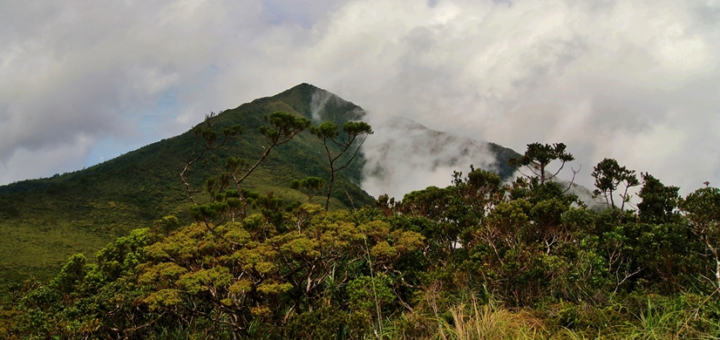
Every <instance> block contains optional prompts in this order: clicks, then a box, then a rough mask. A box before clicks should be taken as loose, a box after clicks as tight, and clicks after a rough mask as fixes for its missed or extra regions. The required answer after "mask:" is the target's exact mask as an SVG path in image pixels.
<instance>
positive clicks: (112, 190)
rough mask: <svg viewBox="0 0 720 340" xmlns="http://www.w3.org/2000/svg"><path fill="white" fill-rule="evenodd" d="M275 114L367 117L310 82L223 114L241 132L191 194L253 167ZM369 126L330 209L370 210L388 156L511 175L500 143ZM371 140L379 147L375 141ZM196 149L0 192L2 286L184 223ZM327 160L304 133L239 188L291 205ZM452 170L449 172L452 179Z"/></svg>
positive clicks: (408, 125) (182, 138)
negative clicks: (225, 166) (164, 222)
mask: <svg viewBox="0 0 720 340" xmlns="http://www.w3.org/2000/svg"><path fill="white" fill-rule="evenodd" d="M275 111H284V112H288V113H292V114H295V115H299V116H303V117H306V118H310V119H312V121H313V123H314V124H318V123H319V122H321V121H327V120H330V121H333V122H335V123H337V124H342V123H344V122H346V121H349V120H358V119H362V118H363V117H364V115H365V112H364V111H363V109H362V108H361V107H359V106H357V105H355V104H353V103H351V102H348V101H345V100H343V99H341V98H340V97H338V96H336V95H334V94H332V93H330V92H327V91H325V90H322V89H319V88H317V87H314V86H312V85H309V84H301V85H298V86H295V87H293V88H291V89H289V90H287V91H285V92H282V93H280V94H278V95H275V96H272V97H266V98H260V99H257V100H254V101H252V102H250V103H246V104H243V105H241V106H239V107H237V108H235V109H231V110H226V111H223V112H221V113H219V114H218V115H217V116H216V118H215V119H214V128H216V129H218V130H219V129H221V128H223V127H229V126H232V125H236V124H239V125H241V126H242V127H243V128H244V132H243V134H242V135H241V136H239V138H237V139H235V140H233V141H232V142H231V143H229V144H228V145H227V146H226V148H224V149H221V150H219V151H217V152H216V155H217V156H218V158H219V159H220V161H219V162H217V164H215V165H213V164H199V165H197V166H195V167H194V171H193V172H191V173H190V174H189V175H188V178H189V181H190V182H191V184H192V185H193V187H194V188H197V189H200V188H201V185H202V183H203V181H204V180H205V179H206V178H207V177H208V176H209V175H210V174H216V173H217V170H218V168H219V165H218V164H222V163H223V162H222V159H224V158H226V157H228V156H234V157H237V156H240V157H242V158H244V159H246V160H248V161H249V162H251V163H252V162H254V161H255V160H257V159H258V158H259V156H260V155H261V153H262V152H263V150H264V149H263V144H264V143H265V140H264V139H263V137H262V136H261V135H260V134H259V133H258V131H257V129H258V127H259V126H260V125H261V124H262V117H263V115H265V114H269V113H272V112H275ZM374 128H375V130H376V134H374V135H373V136H370V138H369V139H368V141H369V143H368V144H366V146H365V147H364V149H363V151H364V152H365V153H360V154H359V155H358V158H357V159H356V160H355V161H354V162H353V163H352V164H351V166H349V167H348V168H346V169H345V170H344V171H343V172H342V173H341V176H340V178H339V179H338V181H337V182H336V184H335V188H334V195H333V199H332V201H331V208H334V209H338V208H349V207H351V206H353V205H354V206H355V207H358V208H359V207H361V206H363V205H367V204H372V203H373V198H372V197H371V196H370V195H368V194H367V193H366V192H365V191H363V190H362V189H361V188H360V186H359V184H360V183H361V181H362V182H363V185H372V184H373V183H375V184H376V185H377V184H379V185H383V183H387V181H392V180H393V177H392V176H389V177H383V176H382V175H383V173H389V170H392V169H393V168H397V169H399V165H397V164H395V163H393V162H390V161H389V160H391V159H395V160H396V161H398V160H404V161H409V160H411V159H416V158H418V157H420V158H422V159H424V157H426V156H428V155H429V156H431V159H430V161H429V163H428V164H430V165H431V166H433V167H438V166H441V167H446V168H448V169H457V170H461V171H467V170H468V169H466V168H467V165H468V164H475V165H476V166H477V167H480V168H485V169H490V170H493V171H496V172H498V173H499V174H500V175H501V176H502V177H503V178H507V177H508V176H510V175H511V174H512V169H511V168H509V166H508V165H507V159H508V158H509V157H513V156H516V155H517V153H515V152H514V151H513V150H510V149H507V148H503V147H501V146H498V145H496V144H492V143H484V142H478V141H474V140H471V139H468V138H458V137H455V136H451V135H449V134H447V133H443V132H438V131H433V130H431V129H428V128H426V127H424V126H422V125H419V124H416V123H413V122H411V121H407V122H404V123H402V124H400V125H398V123H397V122H396V123H392V122H390V123H389V124H387V126H375V127H374ZM388 129H389V130H388ZM191 130H192V129H191ZM384 134H385V135H392V134H394V135H398V134H400V135H404V136H406V137H411V138H410V139H405V140H404V143H406V144H407V143H409V144H412V145H413V146H414V147H413V148H411V149H410V150H408V149H407V148H405V149H402V148H398V146H402V145H404V144H402V143H398V142H394V141H392V140H388V139H387V138H385V137H383V135H384ZM373 140H377V142H374V143H371V141H373ZM195 143H196V138H195V136H194V135H193V133H192V132H191V131H188V132H186V133H183V134H181V135H179V136H176V137H173V138H169V139H164V140H161V141H158V142H156V143H153V144H150V145H147V146H145V147H142V148H140V149H138V150H135V151H132V152H129V153H127V154H124V155H122V156H120V157H117V158H115V159H112V160H110V161H107V162H104V163H101V164H98V165H96V166H93V167H90V168H87V169H83V170H80V171H75V172H72V173H65V174H62V175H57V176H53V177H52V178H44V179H36V180H26V181H21V182H17V183H13V184H10V185H6V186H0V233H2V235H4V237H5V240H6V242H5V246H4V247H2V248H0V284H2V283H7V282H17V281H18V280H21V279H24V278H27V277H29V276H31V275H35V276H37V277H39V278H47V277H49V276H50V275H53V274H54V273H56V272H57V270H58V268H59V266H60V265H61V264H62V263H64V261H65V260H66V259H67V258H68V257H69V256H70V255H72V254H75V253H84V254H86V255H88V256H91V255H92V254H94V252H96V251H97V250H98V249H101V248H102V247H103V246H105V245H106V244H107V243H108V242H111V241H112V240H114V239H115V238H116V237H118V236H124V235H127V234H128V233H129V232H130V230H133V229H136V228H140V227H147V226H150V225H152V222H153V221H154V220H157V219H159V218H161V217H163V216H166V215H175V216H177V217H178V218H180V220H181V221H183V222H188V221H189V215H188V213H187V208H188V206H189V200H188V197H187V194H186V192H185V189H184V187H183V184H182V182H181V181H180V179H179V176H178V175H179V173H180V171H181V170H182V168H183V166H184V163H185V160H186V159H188V157H189V155H190V154H191V153H192V151H193V149H194V147H195ZM379 150H390V151H392V150H395V155H393V156H391V157H389V156H387V155H383V156H381V157H377V156H376V155H377V152H378V151H379ZM366 154H367V155H373V156H374V158H373V160H372V161H368V160H366V158H365V155H366ZM488 155H490V156H489V157H488ZM432 157H434V158H432ZM488 160H494V161H488ZM325 162H326V160H325V158H324V149H323V148H322V146H321V144H320V143H318V141H317V139H316V138H315V137H314V136H312V135H310V134H309V133H308V132H307V131H305V132H302V133H301V134H299V135H298V136H297V137H296V138H295V139H294V140H293V141H292V142H290V143H288V144H285V145H281V146H279V147H277V148H275V149H273V151H272V153H271V154H270V156H269V157H268V158H267V159H266V160H265V162H264V163H263V164H261V166H260V167H259V168H258V169H257V170H256V171H255V172H254V173H253V174H252V175H251V176H250V177H249V178H248V180H247V181H245V182H244V185H245V188H247V189H251V190H255V191H258V192H260V193H261V194H265V193H269V192H272V193H273V194H274V195H275V196H281V197H282V198H283V199H284V200H285V201H288V202H289V201H299V200H302V199H304V196H303V195H302V194H301V193H300V192H298V191H295V190H292V189H290V188H289V185H290V182H291V181H292V180H294V179H300V178H304V177H307V176H319V177H323V178H327V176H328V174H329V171H328V169H327V166H326V163H325ZM381 163H382V164H381ZM420 170H421V169H420V166H419V165H414V169H411V171H410V172H416V173H417V175H418V176H420V175H422V172H421V171H420ZM451 173H452V172H451V170H448V173H447V176H448V179H449V177H450V175H451ZM363 176H365V177H366V178H365V179H363ZM448 184H449V180H448ZM350 197H351V198H350ZM351 199H352V201H351ZM320 200H321V198H320V197H316V198H314V201H316V202H320Z"/></svg>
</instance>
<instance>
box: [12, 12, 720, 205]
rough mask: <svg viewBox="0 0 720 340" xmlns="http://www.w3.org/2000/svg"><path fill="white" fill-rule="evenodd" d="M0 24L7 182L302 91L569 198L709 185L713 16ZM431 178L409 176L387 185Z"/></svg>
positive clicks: (48, 19) (148, 15)
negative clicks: (474, 147)
mask: <svg viewBox="0 0 720 340" xmlns="http://www.w3.org/2000/svg"><path fill="white" fill-rule="evenodd" d="M0 6H2V8H3V11H0V41H2V43H0V164H2V168H3V169H5V173H6V175H4V176H3V179H4V180H5V182H7V181H11V180H17V179H21V178H22V176H24V175H23V172H22V171H19V170H17V169H20V168H21V167H22V166H23V164H22V162H20V161H19V159H20V158H17V156H13V155H15V154H17V152H18V151H17V150H25V151H23V152H28V153H33V152H43V151H42V150H52V149H53V148H55V145H74V144H73V143H79V142H78V139H77V136H81V135H82V136H87V138H90V139H93V140H97V139H99V138H102V137H103V136H106V135H108V134H111V135H113V136H115V138H120V139H122V138H131V137H132V136H135V135H137V134H138V132H137V121H138V120H139V119H140V117H138V116H137V115H138V112H147V111H148V110H153V109H157V105H158V96H162V95H163V94H165V93H167V92H169V91H171V92H172V93H173V94H174V95H176V97H177V103H176V106H177V107H176V108H175V111H173V113H172V115H171V116H172V117H169V118H168V119H167V123H166V124H165V125H164V126H159V127H157V128H156V129H154V130H155V131H162V133H164V134H165V135H158V136H157V138H155V139H161V138H164V137H167V136H168V135H170V134H176V133H179V132H182V131H185V130H186V129H187V128H188V127H189V125H190V124H192V123H194V122H196V121H199V120H200V119H201V118H202V117H203V115H204V114H206V113H209V111H211V110H213V111H219V110H223V109H227V108H231V107H236V106H237V105H239V104H241V103H244V102H247V101H249V100H252V99H254V98H257V97H262V96H268V95H272V94H274V93H278V92H280V91H282V90H284V89H287V88H289V87H291V86H294V85H296V84H299V83H301V82H309V83H312V84H314V85H317V86H320V87H322V88H325V89H327V90H328V91H331V92H334V93H336V94H338V95H339V96H340V97H342V98H345V99H347V100H351V101H353V102H354V103H356V104H359V105H361V106H363V107H364V108H366V109H368V111H369V112H370V113H371V116H370V117H369V119H370V120H371V121H373V122H381V121H382V118H384V117H388V116H396V115H399V116H404V117H408V118H411V119H413V120H415V121H417V122H418V123H421V124H423V125H426V126H428V127H431V128H433V129H436V130H445V131H451V132H453V133H456V134H459V135H462V136H467V137H472V138H477V139H482V140H488V141H493V142H496V143H499V144H501V145H505V146H509V147H512V148H514V149H516V150H517V151H520V152H522V151H523V149H524V147H525V144H528V143H532V142H543V143H552V142H564V143H566V144H567V145H568V148H569V151H570V152H572V153H574V154H575V156H576V158H577V159H578V163H581V164H582V165H583V173H581V174H579V175H578V179H579V181H580V182H581V183H583V184H585V185H591V183H592V181H591V178H590V176H589V173H590V172H591V168H592V166H593V165H594V164H596V163H597V162H599V161H600V160H602V159H603V158H605V157H611V158H616V159H617V160H618V161H619V162H620V163H621V164H623V165H627V166H629V167H630V168H632V169H636V170H638V171H648V172H650V173H653V174H654V175H656V176H657V177H659V178H660V179H662V180H663V181H664V182H666V183H667V184H673V185H679V186H681V187H683V191H684V192H687V191H689V190H693V189H695V188H697V187H699V186H700V185H701V182H702V181H705V180H709V181H710V182H711V183H720V163H719V162H718V161H716V159H718V157H717V154H718V147H717V145H720V137H719V135H718V134H717V131H718V130H717V128H718V125H719V124H718V123H719V121H718V119H719V118H716V117H720V116H719V115H718V108H719V107H720V96H719V95H720V85H719V84H720V68H719V67H718V66H719V64H718V63H719V62H718V61H719V60H720V58H719V57H720V49H719V47H720V43H718V42H720V4H718V3H717V2H704V3H700V2H695V1H689V0H688V1H676V0H656V1H631V2H629V1H601V0H597V1H581V2H577V1H570V0H568V1H564V0H543V1H512V2H495V1H470V0H453V1H451V0H439V1H436V2H431V3H428V2H427V1H426V0H398V1H381V0H349V1H309V0H295V1H259V0H257V1H253V0H248V1H239V2H236V1H183V2H171V1H155V2H137V1H126V2H114V3H103V4H102V5H93V6H88V5H87V3H85V2H80V1H63V2H53V1H46V2H44V3H37V2H33V3H28V2H14V3H10V2H7V3H5V2H3V3H2V4H0ZM376 130H378V127H376ZM378 136H379V135H378V134H376V135H374V136H372V137H371V138H377V139H381V138H380V137H378ZM77 145H78V147H77V150H83V149H82V147H80V144H77ZM401 145H402V143H401ZM61 149H62V148H59V149H57V150H58V152H60V151H61ZM62 150H65V151H63V152H69V151H68V149H67V148H65V149H62ZM12 157H16V158H13V159H16V160H15V161H12V162H11V161H10V160H11V158H12ZM72 157H75V156H72ZM72 157H70V156H69V157H68V158H66V159H71V158H72ZM56 162H59V161H56ZM56 164H63V166H65V167H67V168H66V169H68V170H69V169H72V167H73V165H72V162H70V163H68V162H60V163H56ZM58 166H60V165H58ZM76 168H77V166H76ZM447 170H449V169H447ZM447 170H446V169H436V171H433V172H423V171H424V170H423V171H419V170H418V171H415V172H412V171H411V175H409V176H399V177H398V181H403V180H407V181H408V183H409V182H413V183H419V182H422V181H423V179H426V178H427V179H430V178H442V177H443V176H445V175H444V174H443V173H444V172H447ZM459 170H466V169H459ZM403 171H407V170H403ZM441 172H442V173H441ZM9 174H13V175H9ZM48 175H49V174H48ZM449 176H450V173H447V177H448V178H449ZM428 182H431V181H430V180H428ZM396 185H397V187H398V188H405V187H407V188H411V187H412V188H414V187H415V186H414V184H413V185H409V184H408V185H406V183H405V182H402V183H397V184H396ZM398 190H401V189H398Z"/></svg>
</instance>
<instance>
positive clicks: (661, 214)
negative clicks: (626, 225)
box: [637, 173, 680, 223]
mask: <svg viewBox="0 0 720 340" xmlns="http://www.w3.org/2000/svg"><path fill="white" fill-rule="evenodd" d="M640 176H641V177H642V179H643V182H644V183H643V187H642V188H641V189H640V192H639V193H638V197H640V199H642V201H641V202H640V203H638V205H637V206H638V215H639V217H640V221H642V222H645V223H669V222H674V221H676V219H677V214H676V213H675V211H674V210H675V208H676V207H677V204H678V199H679V195H678V190H680V188H678V187H675V186H665V185H664V184H662V182H660V180H659V179H657V178H655V177H653V176H652V175H650V174H649V173H640Z"/></svg>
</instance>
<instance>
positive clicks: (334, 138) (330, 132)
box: [310, 122, 373, 210]
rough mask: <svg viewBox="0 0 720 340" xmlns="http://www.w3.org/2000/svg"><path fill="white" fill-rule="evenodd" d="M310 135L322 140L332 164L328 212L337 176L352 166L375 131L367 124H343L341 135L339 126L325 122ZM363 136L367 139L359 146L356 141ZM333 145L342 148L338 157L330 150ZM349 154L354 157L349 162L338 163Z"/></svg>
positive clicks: (312, 128) (314, 127) (327, 200)
mask: <svg viewBox="0 0 720 340" xmlns="http://www.w3.org/2000/svg"><path fill="white" fill-rule="evenodd" d="M310 133H312V134H313V135H315V136H317V138H318V139H320V142H321V143H322V144H323V146H324V147H325V152H326V154H327V158H328V163H329V164H330V180H329V181H328V187H327V199H326V200H325V210H328V208H329V207H330V196H331V195H332V187H333V183H334V182H335V174H336V173H337V172H338V171H340V170H342V169H345V168H346V167H347V166H348V165H350V163H351V162H352V161H353V160H354V159H355V156H357V153H358V151H359V150H360V147H361V146H362V145H363V143H365V140H366V139H367V136H368V135H371V134H372V133H373V130H372V127H370V125H369V124H368V123H365V122H347V123H345V124H343V126H342V133H341V132H340V130H339V129H338V126H337V124H335V123H332V122H325V123H322V124H320V125H319V126H312V127H310ZM362 135H364V136H365V137H364V138H363V139H362V140H361V141H360V143H359V144H356V143H355V141H356V140H357V139H358V137H360V136H362ZM332 144H335V145H336V146H338V147H340V151H339V152H338V153H337V154H336V155H333V152H332V151H331V150H330V148H331V145H332ZM353 147H354V148H355V149H354V151H351V150H352V148H353ZM349 153H352V155H351V156H350V158H348V159H347V161H345V162H344V163H343V162H342V161H340V162H339V163H338V160H339V159H340V157H342V156H343V155H345V154H349Z"/></svg>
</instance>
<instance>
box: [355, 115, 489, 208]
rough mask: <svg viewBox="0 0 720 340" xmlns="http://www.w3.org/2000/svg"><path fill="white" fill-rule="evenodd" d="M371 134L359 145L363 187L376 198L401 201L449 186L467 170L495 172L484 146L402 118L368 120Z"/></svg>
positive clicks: (486, 146)
mask: <svg viewBox="0 0 720 340" xmlns="http://www.w3.org/2000/svg"><path fill="white" fill-rule="evenodd" d="M369 118H370V119H369V122H370V123H371V125H372V126H373V130H374V131H375V133H374V134H373V135H371V136H370V137H369V138H368V139H367V140H366V141H365V144H364V145H363V149H362V151H363V154H364V156H365V159H366V163H365V166H364V168H363V182H362V183H361V186H362V188H363V189H364V190H365V191H367V192H368V193H369V194H370V195H373V196H375V197H378V196H379V195H382V194H388V195H389V196H391V197H395V198H397V199H402V197H403V196H404V195H405V194H407V193H409V192H411V191H415V190H420V189H424V188H426V187H428V186H437V187H441V188H442V187H446V186H448V185H450V184H451V180H452V174H453V171H462V172H463V173H467V172H468V171H470V166H471V165H473V166H475V167H476V168H482V169H487V170H497V161H496V159H495V155H494V154H493V153H492V152H491V151H490V149H489V148H488V145H487V143H483V142H480V141H476V140H473V139H470V138H466V137H461V136H457V135H453V134H451V133H445V132H439V131H434V130H431V129H428V128H426V127H424V126H422V125H420V124H418V123H415V122H413V121H411V120H409V119H407V118H401V117H389V118H378V117H377V116H373V115H372V114H370V115H369Z"/></svg>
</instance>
